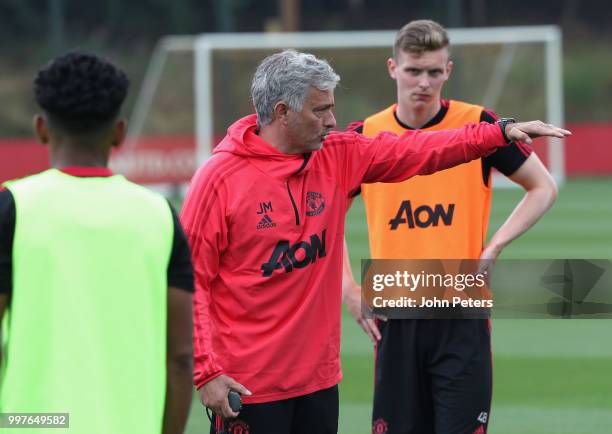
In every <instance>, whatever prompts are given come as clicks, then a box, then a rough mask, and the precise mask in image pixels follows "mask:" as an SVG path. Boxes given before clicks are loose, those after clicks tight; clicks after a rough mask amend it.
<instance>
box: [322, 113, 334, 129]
mask: <svg viewBox="0 0 612 434" xmlns="http://www.w3.org/2000/svg"><path fill="white" fill-rule="evenodd" d="M323 122H324V123H325V128H327V129H330V130H331V129H334V128H336V118H335V117H334V113H333V112H332V111H331V110H330V111H329V112H328V113H327V115H326V116H325V119H324V120H323Z"/></svg>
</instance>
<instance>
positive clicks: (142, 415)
mask: <svg viewBox="0 0 612 434" xmlns="http://www.w3.org/2000/svg"><path fill="white" fill-rule="evenodd" d="M128 84H129V82H128V79H127V77H126V75H125V74H124V73H123V71H121V70H120V69H119V68H117V67H116V66H115V65H113V64H111V63H110V62H107V61H105V60H103V59H101V58H99V57H97V56H95V55H93V54H89V53H83V52H71V53H67V54H65V55H62V56H60V57H58V58H56V59H54V60H53V61H52V62H50V63H49V64H48V65H47V66H46V67H45V68H43V69H42V70H41V71H39V73H38V74H37V76H36V79H35V80H34V94H35V97H36V102H37V104H38V105H39V107H40V109H41V113H40V114H37V115H36V116H35V118H34V125H35V130H36V136H37V138H38V139H39V141H40V142H41V143H43V144H45V145H46V146H47V147H48V149H49V160H50V163H51V166H52V168H51V169H49V170H47V171H44V172H42V173H39V174H36V175H32V176H28V177H26V178H23V179H20V180H17V181H12V182H9V183H6V185H5V187H6V188H0V322H1V323H2V336H1V337H2V339H1V342H2V346H1V347H0V349H1V351H0V413H60V415H56V416H55V417H53V416H51V417H47V416H42V417H41V416H37V415H36V414H33V415H32V417H31V418H25V419H24V420H22V421H21V422H16V421H15V419H14V418H13V419H12V420H9V422H8V424H7V425H4V426H6V427H9V428H10V427H11V425H13V426H17V425H18V426H19V427H20V428H22V429H21V430H18V431H19V432H20V433H22V434H27V433H42V432H53V431H54V430H50V426H49V424H54V425H55V426H56V427H64V428H68V429H67V430H66V431H65V432H70V433H71V434H93V433H95V434H128V433H129V434H160V433H163V434H180V433H182V432H183V430H184V427H185V424H186V421H187V417H188V414H189V406H190V402H191V396H192V386H191V378H192V363H193V362H192V357H193V355H192V354H193V353H192V339H191V335H192V332H191V330H192V325H191V306H192V293H193V290H194V284H193V269H192V265H191V258H190V256H191V255H190V251H189V246H188V244H187V239H186V237H185V234H184V232H183V230H182V228H181V226H180V223H179V221H178V218H177V216H176V214H175V213H174V211H173V210H172V208H171V207H170V204H169V203H168V202H167V201H166V199H165V198H163V197H162V196H161V195H158V194H156V193H154V192H152V191H149V190H147V189H145V188H144V187H142V186H139V185H136V184H134V183H132V182H130V181H128V180H127V179H125V178H124V177H123V176H121V175H116V174H113V173H112V172H111V170H110V169H109V168H108V167H107V162H108V157H109V155H110V152H111V148H113V147H116V146H118V145H119V144H120V143H121V141H122V140H123V137H124V135H125V130H126V122H125V120H123V119H122V118H121V117H120V113H119V112H120V108H121V105H122V103H123V101H124V99H125V97H126V94H127V91H128ZM11 422H12V423H11ZM60 431H63V430H59V431H58V432H60ZM3 432H4V431H3Z"/></svg>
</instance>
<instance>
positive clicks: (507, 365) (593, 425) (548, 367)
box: [187, 178, 612, 434]
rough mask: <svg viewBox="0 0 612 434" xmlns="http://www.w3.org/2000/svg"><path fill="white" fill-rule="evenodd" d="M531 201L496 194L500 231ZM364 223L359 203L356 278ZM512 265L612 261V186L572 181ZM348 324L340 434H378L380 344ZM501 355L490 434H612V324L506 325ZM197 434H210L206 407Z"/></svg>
mask: <svg viewBox="0 0 612 434" xmlns="http://www.w3.org/2000/svg"><path fill="white" fill-rule="evenodd" d="M521 194H522V193H521V191H520V190H514V189H509V190H506V189H498V190H496V191H495V192H494V195H493V206H492V212H491V218H492V221H491V227H490V233H491V232H492V231H494V230H495V229H496V228H497V227H499V225H500V224H501V223H502V222H503V220H504V218H505V217H506V216H507V215H508V214H509V212H510V211H511V210H512V208H513V207H514V205H515V204H516V203H517V202H518V200H520V197H521ZM364 219H365V216H364V210H363V205H362V203H361V202H360V201H356V203H355V204H354V205H353V207H352V208H351V211H350V212H349V215H348V217H347V240H348V243H349V248H350V249H351V257H352V260H353V269H354V270H355V275H356V276H357V275H358V274H357V273H358V269H359V268H358V267H359V259H360V258H362V257H363V258H366V257H368V247H367V234H366V229H365V224H364V221H365V220H364ZM502 257H503V258H543V259H548V258H602V259H609V258H612V179H609V178H608V179H606V178H599V179H581V180H573V181H570V182H568V183H567V184H566V185H565V186H563V187H562V188H561V189H560V192H559V198H558V200H557V203H556V204H555V205H554V207H553V208H552V210H551V211H550V212H549V213H548V214H547V215H546V216H545V217H544V218H543V219H542V220H541V221H540V222H539V223H538V224H537V225H536V226H535V227H534V228H533V229H532V230H531V231H530V232H529V233H528V234H526V235H524V236H523V237H522V238H520V239H518V240H516V241H515V242H514V244H512V245H511V246H509V247H508V248H507V249H506V250H505V251H504V253H503V255H502ZM343 320H344V321H343V337H342V366H343V370H344V380H343V381H342V383H341V385H340V432H341V433H343V434H369V433H370V432H371V429H370V408H371V401H372V382H373V363H372V361H373V351H372V346H371V344H370V343H369V341H368V339H367V338H366V336H365V334H363V332H362V331H361V329H359V328H358V327H357V325H356V324H355V323H354V322H353V320H352V319H351V318H350V317H349V316H348V314H345V315H344V318H343ZM493 354H494V399H493V409H492V415H491V417H492V419H491V424H490V430H489V432H490V433H492V434H609V433H612V320H497V321H494V323H493ZM187 432H188V433H189V434H196V433H207V432H208V420H207V418H206V415H205V413H204V411H203V409H202V406H201V405H200V403H199V401H197V399H195V400H194V405H193V409H192V413H191V417H190V420H189V427H188V430H187ZM449 434H452V433H449Z"/></svg>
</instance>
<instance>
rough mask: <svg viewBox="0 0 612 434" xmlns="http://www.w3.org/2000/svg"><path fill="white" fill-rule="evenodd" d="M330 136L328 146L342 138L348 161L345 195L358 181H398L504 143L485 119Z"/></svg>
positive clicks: (354, 189) (504, 144) (356, 186)
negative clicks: (439, 128)
mask: <svg viewBox="0 0 612 434" xmlns="http://www.w3.org/2000/svg"><path fill="white" fill-rule="evenodd" d="M330 136H331V137H330V144H331V145H332V146H333V145H334V142H336V143H338V142H343V141H344V142H345V143H344V144H345V146H344V148H345V152H346V156H345V158H346V161H347V162H348V164H346V166H345V168H346V171H345V173H344V177H345V180H346V187H347V192H348V193H349V195H351V194H352V193H353V192H355V191H356V190H357V189H358V188H359V186H360V184H362V183H372V182H399V181H403V180H405V179H408V178H410V177H412V176H415V175H429V174H431V173H434V172H437V171H439V170H443V169H448V168H449V167H453V166H457V165H458V164H461V163H466V162H468V161H471V160H474V159H476V158H480V157H484V156H486V155H488V154H490V153H492V152H494V151H495V150H496V149H497V148H499V147H502V146H506V145H507V143H506V142H505V140H504V138H503V136H502V134H501V130H500V129H499V126H498V125H491V124H488V123H486V122H481V123H479V124H468V125H465V126H464V127H463V128H459V129H453V130H443V131H432V132H425V131H420V130H409V131H406V132H405V133H404V134H402V135H401V136H396V135H395V134H392V133H380V134H378V135H377V136H376V137H374V138H371V139H370V138H367V137H365V136H362V135H360V134H356V133H337V134H333V135H330Z"/></svg>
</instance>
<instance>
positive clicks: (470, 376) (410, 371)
mask: <svg viewBox="0 0 612 434" xmlns="http://www.w3.org/2000/svg"><path fill="white" fill-rule="evenodd" d="M379 326H380V328H381V334H382V339H381V340H380V342H379V344H378V346H377V351H376V369H375V371H376V372H375V384H374V410H373V414H372V433H373V434H485V433H486V432H487V424H488V421H489V413H490V409H491V395H492V388H493V385H492V381H493V380H492V370H493V368H492V360H491V331H490V323H489V321H488V320H480V319H452V320H448V319H438V320H389V321H387V322H379Z"/></svg>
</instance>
